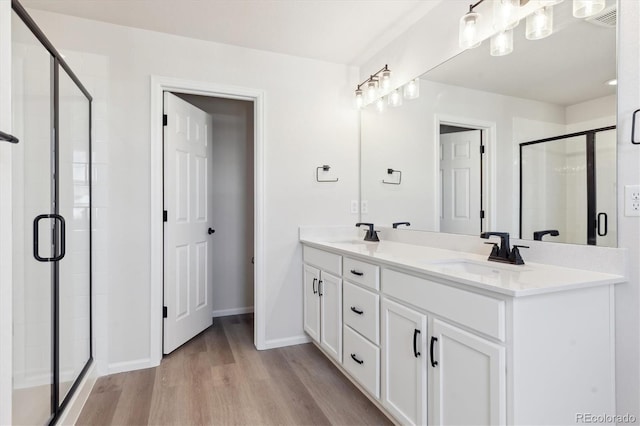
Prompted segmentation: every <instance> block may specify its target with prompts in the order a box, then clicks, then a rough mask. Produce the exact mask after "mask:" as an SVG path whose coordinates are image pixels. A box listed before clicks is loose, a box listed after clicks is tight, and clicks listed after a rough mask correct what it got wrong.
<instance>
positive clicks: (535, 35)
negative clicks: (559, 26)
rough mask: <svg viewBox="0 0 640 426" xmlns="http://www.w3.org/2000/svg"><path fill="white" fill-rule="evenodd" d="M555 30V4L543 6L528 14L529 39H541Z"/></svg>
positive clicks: (527, 35)
mask: <svg viewBox="0 0 640 426" xmlns="http://www.w3.org/2000/svg"><path fill="white" fill-rule="evenodd" d="M552 32H553V6H547V7H543V8H541V9H538V10H536V11H535V12H533V13H532V14H531V15H529V16H527V29H526V31H525V34H526V37H527V40H540V39H542V38H545V37H547V36H549V35H551V33H552Z"/></svg>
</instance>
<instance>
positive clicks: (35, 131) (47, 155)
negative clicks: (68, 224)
mask: <svg viewBox="0 0 640 426" xmlns="http://www.w3.org/2000/svg"><path fill="white" fill-rule="evenodd" d="M11 24H12V39H13V43H12V64H13V65H12V67H13V68H12V109H13V123H12V125H13V129H14V134H15V135H16V136H17V137H18V138H19V139H20V143H19V144H18V145H16V148H15V150H14V155H15V163H16V164H19V165H21V166H20V167H15V168H14V175H13V177H12V179H13V184H14V186H15V188H16V190H14V191H13V197H14V198H13V205H14V206H15V207H14V208H15V212H14V217H13V220H14V228H13V241H14V247H15V249H14V256H13V259H14V261H13V262H14V263H13V271H14V289H13V324H14V341H13V377H14V380H13V398H12V400H13V422H14V424H45V423H48V422H49V420H50V419H51V417H52V415H53V412H54V408H53V389H52V384H53V379H54V377H53V375H54V373H53V361H52V356H51V354H52V351H53V347H52V342H53V323H52V315H53V313H52V309H53V266H52V265H53V263H51V262H39V261H37V260H36V259H35V257H34V243H35V242H37V248H38V250H37V254H38V256H41V257H42V258H51V257H53V256H55V254H56V253H55V249H54V247H53V245H54V234H53V231H54V229H53V220H52V219H50V218H42V219H41V220H39V221H37V222H36V223H35V226H34V218H36V217H38V216H39V215H41V214H49V213H51V212H52V211H53V199H54V194H53V186H52V181H51V176H52V171H53V160H54V155H53V144H54V141H53V136H52V131H51V129H52V114H53V85H52V81H51V70H52V66H53V60H52V57H51V55H50V54H49V52H48V51H47V50H46V49H45V48H44V47H43V45H42V44H41V43H40V42H39V41H38V40H37V39H36V37H35V36H34V35H33V34H32V32H31V30H29V28H27V27H26V25H25V24H24V23H23V22H22V20H21V19H20V18H18V17H17V16H16V15H15V14H14V15H13V18H12V23H11Z"/></svg>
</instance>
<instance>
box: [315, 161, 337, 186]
mask: <svg viewBox="0 0 640 426" xmlns="http://www.w3.org/2000/svg"><path fill="white" fill-rule="evenodd" d="M330 168H331V167H329V166H327V165H326V164H325V165H323V166H319V167H317V168H316V182H337V181H338V178H336V179H325V180H321V179H320V176H319V173H320V170H322V171H323V172H328V171H329V169H330Z"/></svg>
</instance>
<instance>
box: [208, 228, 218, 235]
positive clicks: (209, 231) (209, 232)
mask: <svg viewBox="0 0 640 426" xmlns="http://www.w3.org/2000/svg"><path fill="white" fill-rule="evenodd" d="M214 232H216V230H215V229H211V228H209V230H208V231H207V234H209V235H211V234H213V233H214Z"/></svg>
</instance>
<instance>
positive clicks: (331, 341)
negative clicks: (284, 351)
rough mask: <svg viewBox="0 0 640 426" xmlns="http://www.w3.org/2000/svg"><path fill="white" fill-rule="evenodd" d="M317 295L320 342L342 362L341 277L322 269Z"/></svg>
mask: <svg viewBox="0 0 640 426" xmlns="http://www.w3.org/2000/svg"><path fill="white" fill-rule="evenodd" d="M319 296H320V312H321V313H320V322H321V326H320V344H321V346H322V347H323V348H324V349H325V350H326V351H327V352H328V353H329V354H331V356H333V357H334V358H335V359H336V360H338V362H342V279H341V278H338V277H335V276H333V275H331V274H327V273H326V272H324V271H322V273H321V275H320V283H319Z"/></svg>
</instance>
